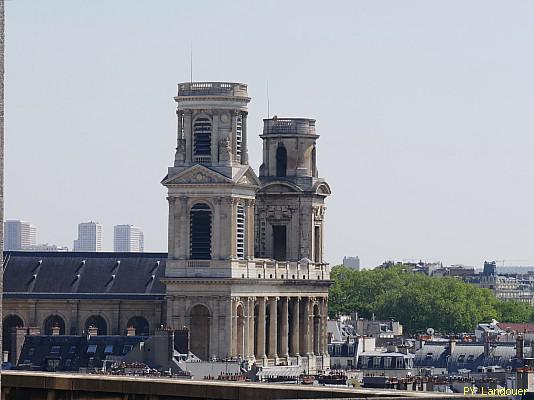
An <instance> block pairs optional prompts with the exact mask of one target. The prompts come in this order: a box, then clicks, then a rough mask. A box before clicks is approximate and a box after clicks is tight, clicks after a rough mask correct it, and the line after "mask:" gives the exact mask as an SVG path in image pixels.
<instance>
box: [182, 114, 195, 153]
mask: <svg viewBox="0 0 534 400" xmlns="http://www.w3.org/2000/svg"><path fill="white" fill-rule="evenodd" d="M191 117H192V112H191V110H185V111H184V137H185V149H186V153H185V154H186V155H185V161H186V162H191V161H192V160H193V126H192V120H191Z"/></svg>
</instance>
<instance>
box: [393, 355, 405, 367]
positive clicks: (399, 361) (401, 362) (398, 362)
mask: <svg viewBox="0 0 534 400" xmlns="http://www.w3.org/2000/svg"><path fill="white" fill-rule="evenodd" d="M395 361H396V365H395V366H396V368H404V359H403V358H402V357H397V358H396V360H395Z"/></svg>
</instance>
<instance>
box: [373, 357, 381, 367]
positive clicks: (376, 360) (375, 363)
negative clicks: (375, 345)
mask: <svg viewBox="0 0 534 400" xmlns="http://www.w3.org/2000/svg"><path fill="white" fill-rule="evenodd" d="M373 368H374V369H379V368H380V357H373Z"/></svg>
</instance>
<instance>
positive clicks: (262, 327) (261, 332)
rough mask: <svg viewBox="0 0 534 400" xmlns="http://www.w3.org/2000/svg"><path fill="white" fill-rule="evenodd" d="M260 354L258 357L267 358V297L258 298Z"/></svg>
mask: <svg viewBox="0 0 534 400" xmlns="http://www.w3.org/2000/svg"><path fill="white" fill-rule="evenodd" d="M257 330H258V338H257V340H258V354H256V358H259V359H263V358H265V357H266V356H265V297H259V298H258V328H257Z"/></svg>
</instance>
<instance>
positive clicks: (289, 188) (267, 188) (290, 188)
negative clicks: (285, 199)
mask: <svg viewBox="0 0 534 400" xmlns="http://www.w3.org/2000/svg"><path fill="white" fill-rule="evenodd" d="M260 190H261V191H262V192H264V193H294V192H302V189H301V188H299V187H298V186H297V185H294V184H293V183H289V182H282V181H274V182H269V183H267V184H266V185H264V186H263V187H262V188H261V189H260Z"/></svg>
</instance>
